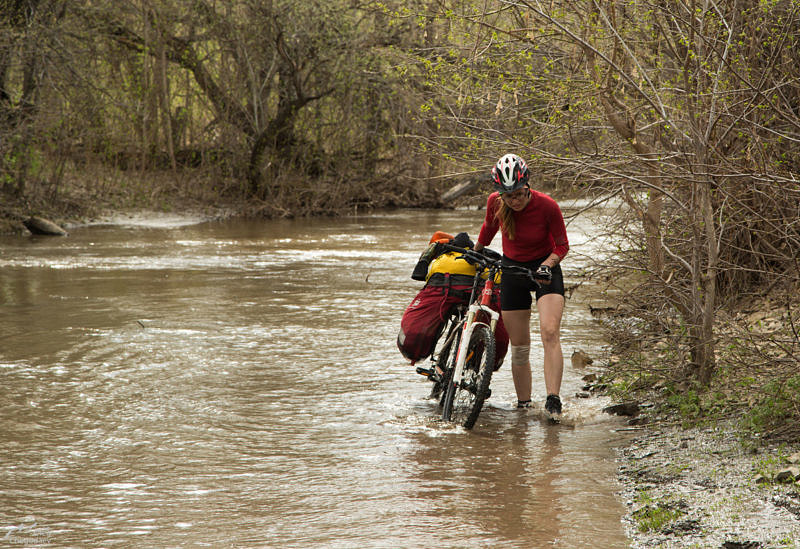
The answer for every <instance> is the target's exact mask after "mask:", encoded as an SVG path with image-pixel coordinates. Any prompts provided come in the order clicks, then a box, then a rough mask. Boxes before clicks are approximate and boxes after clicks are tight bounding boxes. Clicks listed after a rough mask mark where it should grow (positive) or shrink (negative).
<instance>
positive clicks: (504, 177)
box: [475, 154, 569, 421]
mask: <svg viewBox="0 0 800 549" xmlns="http://www.w3.org/2000/svg"><path fill="white" fill-rule="evenodd" d="M492 180H493V182H494V188H495V192H494V193H492V194H491V195H490V196H489V200H488V201H487V204H486V219H485V220H484V222H483V225H482V226H481V232H480V235H479V236H478V242H477V243H476V245H475V250H478V251H480V250H482V249H483V248H484V247H485V246H488V245H489V244H490V243H491V242H492V239H493V238H494V236H495V234H497V231H498V230H499V231H500V232H501V234H502V237H503V262H504V263H505V264H510V265H522V266H524V267H527V268H529V269H531V270H532V271H534V272H535V276H536V278H537V279H539V280H540V282H541V287H539V288H537V287H535V286H534V285H533V284H532V283H531V282H530V281H529V280H528V279H527V278H526V277H522V276H514V275H510V274H506V273H504V274H503V277H502V279H501V282H500V307H501V311H502V312H501V314H502V317H503V323H504V324H505V326H506V331H507V332H508V335H509V338H510V340H511V373H512V377H513V378H514V388H515V389H516V392H517V407H518V408H527V407H529V406H530V404H531V365H530V345H531V335H530V320H531V304H532V299H531V291H533V290H535V292H536V308H537V309H538V311H539V327H540V334H541V338H542V346H543V347H544V383H545V389H546V390H547V400H546V402H545V411H546V413H547V414H548V416H549V417H550V419H552V420H554V421H558V420H559V419H560V417H561V398H560V397H559V392H560V390H561V377H562V374H563V371H564V356H563V354H562V352H561V339H560V338H561V335H560V330H561V315H562V313H563V312H564V277H563V275H562V273H561V267H560V266H559V263H561V260H562V259H564V257H565V256H566V255H567V251H568V250H569V242H568V241H567V229H566V227H565V226H564V217H563V216H562V215H561V209H560V208H559V207H558V204H556V202H555V200H553V199H552V198H550V197H549V196H547V195H546V194H543V193H540V192H538V191H534V190H531V188H530V187H529V186H528V166H527V164H525V161H524V160H523V159H522V158H520V157H519V156H517V155H515V154H507V155H505V156H503V157H502V158H501V159H500V160H498V162H497V164H496V165H495V167H494V168H493V169H492Z"/></svg>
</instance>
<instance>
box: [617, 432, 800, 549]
mask: <svg viewBox="0 0 800 549" xmlns="http://www.w3.org/2000/svg"><path fill="white" fill-rule="evenodd" d="M797 450H798V448H790V447H788V446H780V447H766V446H760V447H754V446H751V447H748V445H743V444H742V440H741V439H740V438H739V436H738V435H737V431H736V426H735V425H732V424H726V423H721V424H716V425H714V426H710V427H695V428H688V429H684V428H681V427H680V426H675V425H671V426H666V425H657V424H656V425H653V426H650V427H648V428H645V429H643V430H642V431H641V433H640V434H639V435H638V436H636V437H635V438H634V439H633V440H632V441H631V443H630V444H629V445H628V446H627V447H625V448H623V449H621V450H620V452H619V459H620V462H621V465H620V468H619V478H620V481H621V483H622V484H623V486H624V490H623V493H622V496H623V500H624V503H625V505H626V506H627V509H628V513H627V515H626V517H625V519H624V521H625V526H626V529H627V532H628V535H629V536H630V538H631V547H633V548H641V549H644V548H647V549H653V548H662V549H668V548H683V547H697V548H725V549H734V548H764V549H766V548H784V547H786V548H788V547H798V544H800V520H798V519H799V518H800V487H799V486H798V484H797V481H796V480H793V479H790V478H788V477H787V478H785V480H778V479H781V478H783V477H785V476H786V475H781V473H782V472H784V471H788V470H790V469H791V467H792V463H791V461H793V460H797V459H800V455H795V454H796V453H797Z"/></svg>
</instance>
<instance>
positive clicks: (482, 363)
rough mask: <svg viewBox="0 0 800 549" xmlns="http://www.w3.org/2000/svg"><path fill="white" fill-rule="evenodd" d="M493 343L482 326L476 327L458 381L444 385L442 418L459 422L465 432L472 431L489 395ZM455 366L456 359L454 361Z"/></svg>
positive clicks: (492, 339)
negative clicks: (445, 389)
mask: <svg viewBox="0 0 800 549" xmlns="http://www.w3.org/2000/svg"><path fill="white" fill-rule="evenodd" d="M494 356H495V342H494V335H493V334H492V331H491V330H490V329H489V327H488V326H486V325H485V324H476V325H475V327H474V329H473V331H472V335H471V336H470V340H469V345H468V346H467V357H468V360H467V362H466V364H465V365H464V371H463V375H462V378H461V380H459V382H458V383H453V382H452V380H449V381H450V382H449V383H448V385H447V393H446V394H445V398H444V403H443V409H442V419H443V420H445V421H454V422H457V423H460V424H462V425H463V426H464V428H465V429H472V427H474V426H475V422H476V421H477V420H478V415H479V414H480V413H481V409H483V403H484V401H485V400H486V397H487V395H488V394H489V384H490V383H491V381H492V372H493V371H494ZM452 362H453V366H455V358H454V359H453V361H452Z"/></svg>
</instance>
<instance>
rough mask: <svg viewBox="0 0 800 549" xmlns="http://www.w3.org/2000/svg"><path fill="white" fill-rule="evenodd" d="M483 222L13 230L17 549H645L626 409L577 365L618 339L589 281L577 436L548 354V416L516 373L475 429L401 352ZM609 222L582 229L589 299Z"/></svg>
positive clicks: (578, 242)
mask: <svg viewBox="0 0 800 549" xmlns="http://www.w3.org/2000/svg"><path fill="white" fill-rule="evenodd" d="M482 217H483V213H482V212H478V211H434V212H430V211H397V212H389V213H384V214H374V215H369V216H364V217H353V218H346V219H337V220H331V219H323V220H296V221H269V222H267V221H241V220H237V221H225V222H211V223H199V224H188V225H187V224H184V223H183V222H182V221H181V220H180V219H170V218H153V219H142V220H136V219H131V220H129V221H128V222H122V223H121V224H117V225H113V226H92V227H81V228H75V229H73V230H72V231H71V235H70V236H69V237H66V238H40V237H30V236H25V237H8V236H7V237H0V376H2V387H3V390H2V393H0V426H1V428H0V539H3V536H6V538H5V539H4V545H10V546H14V545H15V544H19V545H26V544H27V545H33V544H44V543H50V544H52V545H53V546H59V547H61V546H75V547H90V546H105V547H109V546H147V547H167V546H169V547H182V546H212V547H221V546H223V547H281V548H284V547H289V548H291V547H297V548H312V547H313V548H317V547H342V548H353V547H420V548H422V547H524V548H528V547H530V548H538V547H563V548H578V547H587V548H588V547H592V548H597V547H608V548H619V547H626V546H627V545H628V544H627V541H626V538H625V534H624V531H623V527H622V524H621V522H620V517H621V516H622V514H623V513H624V508H623V505H622V504H621V502H620V501H619V500H618V496H617V491H618V490H619V489H620V487H619V485H618V484H617V480H616V468H617V464H616V463H615V460H614V448H615V447H616V446H618V445H620V444H622V443H624V438H623V437H624V436H625V435H624V434H622V433H619V432H617V431H616V429H617V428H619V427H620V423H619V422H618V421H617V420H616V419H613V418H611V417H610V416H607V415H604V414H602V413H600V410H601V408H602V407H603V406H604V405H606V404H607V402H606V401H604V400H602V399H598V398H591V399H578V398H576V397H575V393H576V392H577V391H579V390H580V388H581V385H582V381H581V379H580V378H581V376H582V375H584V374H585V373H586V372H584V371H574V370H572V368H571V367H570V364H569V362H570V361H569V355H570V354H571V353H572V351H573V350H574V349H577V348H581V349H584V350H586V351H588V352H589V353H590V354H592V352H593V350H596V349H597V348H598V347H599V346H600V345H602V341H600V340H599V339H597V338H598V335H599V334H598V330H597V327H596V326H595V325H594V324H593V321H592V319H591V317H590V315H589V313H588V308H587V306H586V299H588V298H587V296H588V295H589V294H590V291H589V289H586V288H585V286H584V287H581V288H579V289H578V291H576V292H575V293H574V295H573V296H572V298H571V299H570V300H569V301H568V303H567V309H566V313H565V318H564V322H563V335H562V345H563V348H564V354H565V359H566V360H565V362H566V370H565V379H564V386H563V390H562V395H563V396H564V397H565V422H564V425H560V426H549V425H547V424H546V423H545V422H544V421H542V418H541V415H540V413H539V410H540V409H541V406H542V402H541V401H542V399H543V397H544V391H543V378H542V372H541V349H540V348H539V346H538V345H534V347H533V348H532V358H533V361H534V364H535V366H534V398H535V399H536V398H538V402H536V404H537V408H535V409H533V410H530V411H518V410H516V409H515V407H514V406H515V403H516V399H515V396H514V390H513V384H512V381H511V373H510V368H509V367H508V365H504V366H503V367H502V368H501V370H500V371H499V372H498V373H497V374H495V376H494V378H493V381H492V388H493V389H492V390H493V394H492V397H491V399H490V400H489V401H488V402H487V407H486V408H485V411H484V412H483V413H482V414H481V417H480V418H479V421H478V425H477V427H476V428H475V430H474V431H471V432H466V431H464V430H462V429H460V428H455V427H452V426H448V425H445V424H442V423H441V422H440V421H439V420H438V419H437V418H438V413H439V410H438V408H437V407H436V405H435V403H434V402H433V401H430V400H427V399H426V398H425V397H426V396H427V395H428V392H429V390H430V385H429V382H428V381H427V380H425V379H424V378H422V377H421V376H418V375H416V374H415V373H414V372H413V368H412V367H410V366H409V365H408V364H407V363H406V362H405V360H404V359H403V358H402V356H401V355H400V353H399V352H398V351H397V348H396V346H395V338H396V335H397V331H398V328H399V322H400V317H401V315H402V313H403V310H404V309H405V307H406V306H407V305H408V303H409V302H410V301H411V299H412V298H413V297H414V295H415V294H416V291H417V290H418V289H419V287H420V283H418V282H414V281H412V280H411V279H410V275H411V271H412V269H413V267H414V264H415V263H416V260H417V257H418V256H419V254H420V252H421V251H422V250H423V249H424V248H425V247H426V245H427V241H428V238H429V237H430V235H431V234H432V233H433V232H434V231H435V230H439V229H441V230H445V231H448V232H451V233H456V232H459V231H461V230H467V231H469V232H470V234H471V235H473V237H475V236H477V232H478V228H479V227H480V223H481V220H482ZM593 230H594V229H593V225H592V223H591V220H590V219H584V218H579V219H578V220H576V221H574V222H573V223H571V224H570V226H569V227H568V232H569V236H570V241H571V244H572V248H573V251H572V252H571V255H570V256H569V257H568V258H567V260H566V261H565V262H564V268H565V275H566V279H567V280H566V282H567V284H568V285H569V284H574V283H576V282H578V279H577V278H575V275H576V274H577V273H579V272H580V270H581V268H582V265H583V262H584V261H585V259H583V258H582V257H581V254H582V253H583V254H587V255H591V253H592V252H591V246H592V244H591V243H589V242H588V240H589V237H588V236H587V235H589V234H591V233H592V232H593ZM499 240H500V239H499V236H498V238H497V239H496V241H495V245H494V246H493V247H496V248H499ZM582 246H583V248H582ZM571 273H572V274H571ZM534 322H535V323H536V322H537V320H536V317H535V314H534ZM535 340H536V341H538V339H536V338H535ZM25 535H27V536H29V538H28V541H27V542H24V540H23V539H22V538H23V537H24V536H25Z"/></svg>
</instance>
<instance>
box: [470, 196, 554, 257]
mask: <svg viewBox="0 0 800 549" xmlns="http://www.w3.org/2000/svg"><path fill="white" fill-rule="evenodd" d="M500 200H501V198H500V194H499V193H492V194H490V195H489V199H488V200H487V202H486V219H484V221H483V225H482V226H481V232H480V234H479V235H478V242H480V243H481V244H483V245H484V246H488V245H489V244H490V243H491V242H492V239H493V238H494V235H496V234H497V231H498V230H499V229H500V223H499V222H498V221H497V218H496V217H495V213H496V212H497V208H498V207H499V204H500ZM512 215H513V216H514V227H515V234H514V240H511V239H510V238H508V235H507V234H506V233H505V232H502V235H503V254H504V255H505V256H506V257H508V258H509V259H513V260H514V261H519V262H524V261H532V260H534V259H539V258H544V257H547V256H548V255H550V254H551V253H555V254H557V255H558V256H559V257H560V258H561V259H563V258H564V256H565V255H567V251H568V250H569V241H568V240H567V228H566V226H565V225H564V216H563V215H561V208H559V207H558V204H557V203H556V201H555V200H553V199H552V198H550V197H549V196H547V195H546V194H544V193H540V192H539V191H534V190H533V189H531V199H530V201H528V205H527V206H525V207H524V208H523V209H522V210H521V211H518V212H513V214H512Z"/></svg>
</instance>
